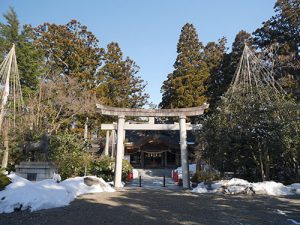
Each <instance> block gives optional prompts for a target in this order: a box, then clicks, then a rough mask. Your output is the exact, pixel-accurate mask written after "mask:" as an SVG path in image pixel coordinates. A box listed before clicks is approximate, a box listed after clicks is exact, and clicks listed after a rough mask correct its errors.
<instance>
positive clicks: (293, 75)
mask: <svg viewBox="0 0 300 225" xmlns="http://www.w3.org/2000/svg"><path fill="white" fill-rule="evenodd" d="M274 9H275V12H276V14H275V16H273V17H271V18H270V19H269V20H267V21H266V22H264V23H263V25H262V27H261V28H259V29H257V30H256V31H255V32H254V33H253V34H254V36H255V38H254V41H255V44H256V45H257V46H258V47H259V48H261V49H262V50H264V49H267V48H275V51H274V52H273V53H275V55H274V56H273V58H275V60H274V70H275V71H276V73H277V79H280V80H281V83H282V85H283V86H284V87H285V89H286V90H287V91H288V92H290V93H293V94H294V95H295V96H296V97H298V99H299V100H300V75H299V74H300V63H299V61H300V55H299V49H300V1H299V0H277V2H276V3H275V6H274Z"/></svg>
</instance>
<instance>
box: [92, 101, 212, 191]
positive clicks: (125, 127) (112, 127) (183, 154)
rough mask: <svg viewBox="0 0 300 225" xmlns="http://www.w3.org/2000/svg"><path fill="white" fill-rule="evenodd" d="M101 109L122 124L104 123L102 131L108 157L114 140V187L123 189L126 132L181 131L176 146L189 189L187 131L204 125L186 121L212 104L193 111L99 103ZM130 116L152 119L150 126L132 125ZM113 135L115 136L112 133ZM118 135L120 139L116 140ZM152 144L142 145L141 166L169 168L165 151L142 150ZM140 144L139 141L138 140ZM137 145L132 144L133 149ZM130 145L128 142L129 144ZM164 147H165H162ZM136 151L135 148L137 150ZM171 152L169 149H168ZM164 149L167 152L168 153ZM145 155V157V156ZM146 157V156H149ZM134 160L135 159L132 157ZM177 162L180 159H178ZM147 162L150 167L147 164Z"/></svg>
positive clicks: (149, 122)
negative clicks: (167, 121)
mask: <svg viewBox="0 0 300 225" xmlns="http://www.w3.org/2000/svg"><path fill="white" fill-rule="evenodd" d="M96 106H97V110H98V112H99V113H101V114H102V115H108V116H117V117H118V122H117V123H113V124H101V129H102V130H106V144H105V151H104V152H105V154H106V155H108V154H109V146H110V142H109V140H110V137H111V140H112V141H111V147H112V148H111V154H112V155H113V156H115V159H116V163H115V165H116V166H115V177H114V186H115V187H117V188H119V187H121V177H122V160H123V158H124V157H128V156H126V155H124V152H125V149H124V147H126V140H125V132H126V131H130V130H131V131H139V130H140V131H141V130H144V131H146V130H148V131H176V130H178V131H179V137H180V138H179V142H178V143H177V144H176V146H177V148H178V147H179V148H180V162H181V167H182V184H183V188H184V189H187V188H189V172H188V146H187V131H188V130H199V129H200V128H201V125H199V124H190V123H186V118H187V117H191V116H199V115H202V114H203V113H204V110H205V109H207V108H208V106H209V105H208V104H204V105H202V106H199V107H192V108H179V109H130V108H117V107H109V106H103V105H100V104H96ZM126 117H148V118H149V120H148V122H147V123H132V122H131V123H130V122H125V118H126ZM155 117H177V118H179V123H174V124H155ZM110 132H111V134H110ZM116 135H117V137H116ZM115 140H117V141H116V145H117V146H116V147H117V148H116V152H115V146H114V145H115ZM151 141H153V140H149V141H148V142H144V143H142V144H144V145H140V147H139V148H140V149H139V152H140V157H139V163H140V164H141V166H143V165H144V166H145V165H148V166H155V165H157V164H159V163H160V165H165V161H164V160H166V161H167V162H168V153H167V154H166V156H165V157H164V156H163V155H162V151H160V152H157V151H155V149H154V150H153V151H149V149H148V150H147V149H141V147H143V146H144V147H145V144H147V143H148V144H151ZM137 143H138V141H137ZM137 143H131V144H132V146H134V145H136V146H138V144H137ZM128 144H129V143H127V145H128ZM160 148H161V146H160ZM133 149H134V148H133ZM166 150H168V151H169V149H166ZM166 150H164V152H166ZM142 154H143V155H142ZM145 154H147V155H146V157H145ZM129 158H131V156H129ZM137 159H138V158H137ZM175 160H176V159H175ZM145 163H146V164H145Z"/></svg>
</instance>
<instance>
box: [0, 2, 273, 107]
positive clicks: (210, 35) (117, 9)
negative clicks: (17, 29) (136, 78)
mask: <svg viewBox="0 0 300 225" xmlns="http://www.w3.org/2000/svg"><path fill="white" fill-rule="evenodd" d="M274 3H275V0H185V1H184V0H148V1H146V0H48V1H46V0H44V1H42V0H0V14H1V15H2V14H3V13H4V12H6V11H7V10H8V8H9V6H13V7H14V8H15V10H16V12H17V14H18V16H19V19H20V22H21V24H32V25H33V26H36V25H39V24H41V23H44V22H53V23H60V24H65V23H67V22H69V21H70V20H71V19H76V20H78V21H80V22H81V23H82V24H84V25H86V26H87V27H88V29H89V30H90V31H92V32H93V33H94V34H95V35H96V36H97V38H98V39H99V40H100V46H101V47H105V46H106V45H107V44H108V43H109V42H111V41H116V42H118V43H119V44H120V47H121V49H122V51H123V53H124V55H125V56H129V57H130V58H132V59H133V60H134V61H135V62H136V63H137V65H139V66H140V72H139V75H140V76H141V77H142V78H143V79H144V80H145V81H147V82H148V85H147V88H146V91H147V92H148V93H149V94H150V97H151V99H150V101H152V102H154V103H156V104H158V103H159V102H160V100H161V93H160V88H161V85H162V82H163V81H164V80H165V79H166V77H167V75H168V74H169V73H170V72H172V70H173V63H174V62H175V59H176V45H177V42H178V38H179V34H180V30H181V28H182V26H183V25H184V24H185V23H187V22H189V23H192V24H194V26H195V27H196V29H197V32H198V34H199V39H200V41H202V42H203V43H204V44H206V43H207V42H209V41H217V40H218V39H219V38H221V37H222V36H225V37H226V38H227V39H228V44H227V45H228V47H230V46H231V44H232V42H233V40H234V37H235V35H236V34H237V32H238V31H239V30H241V29H244V30H246V31H248V32H253V31H254V30H255V29H256V28H258V27H260V26H261V23H262V22H263V21H265V20H267V19H269V18H270V17H271V16H272V15H274V10H273V6H274ZM0 21H3V17H1V18H0Z"/></svg>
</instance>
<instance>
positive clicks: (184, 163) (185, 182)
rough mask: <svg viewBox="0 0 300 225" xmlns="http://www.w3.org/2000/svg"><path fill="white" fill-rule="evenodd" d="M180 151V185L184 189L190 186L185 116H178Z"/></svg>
mask: <svg viewBox="0 0 300 225" xmlns="http://www.w3.org/2000/svg"><path fill="white" fill-rule="evenodd" d="M179 127H180V152H181V168H182V186H183V188H184V189H188V188H189V187H190V184H189V164H188V152H187V142H186V136H187V135H186V117H185V116H180V118H179Z"/></svg>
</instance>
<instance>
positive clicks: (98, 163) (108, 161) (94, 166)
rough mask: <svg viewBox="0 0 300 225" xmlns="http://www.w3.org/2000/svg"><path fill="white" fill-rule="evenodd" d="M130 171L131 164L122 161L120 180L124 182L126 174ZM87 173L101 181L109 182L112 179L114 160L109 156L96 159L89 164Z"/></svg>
mask: <svg viewBox="0 0 300 225" xmlns="http://www.w3.org/2000/svg"><path fill="white" fill-rule="evenodd" d="M131 171H132V166H131V164H130V163H129V162H128V161H127V160H124V159H123V163H122V180H126V178H127V175H128V173H130V172H131ZM89 172H90V173H91V174H92V175H95V176H98V177H101V178H102V179H103V180H105V181H107V182H109V181H112V180H113V178H114V173H115V159H114V158H110V157H109V156H101V157H99V158H96V159H94V160H93V162H92V163H91V167H90V170H89Z"/></svg>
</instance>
